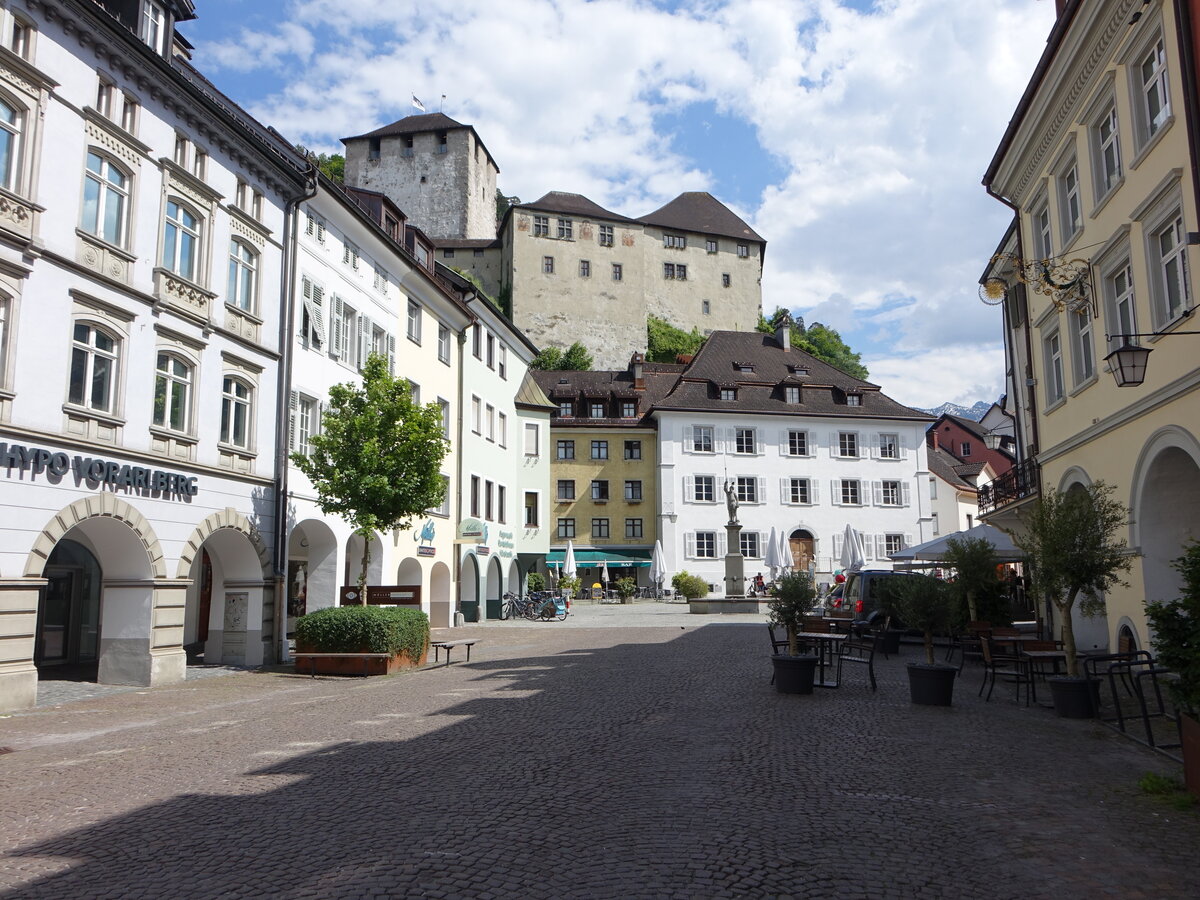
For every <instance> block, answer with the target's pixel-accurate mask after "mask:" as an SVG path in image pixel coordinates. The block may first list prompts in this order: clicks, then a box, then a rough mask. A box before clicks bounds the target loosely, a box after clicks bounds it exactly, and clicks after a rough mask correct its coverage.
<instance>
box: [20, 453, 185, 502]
mask: <svg viewBox="0 0 1200 900" xmlns="http://www.w3.org/2000/svg"><path fill="white" fill-rule="evenodd" d="M0 468H6V469H8V470H9V474H10V475H11V473H12V470H13V469H17V470H18V471H20V472H29V473H30V474H32V475H40V474H42V473H43V472H44V473H46V475H47V476H48V477H49V478H51V479H59V478H62V477H63V476H65V475H67V474H68V473H70V474H71V475H72V476H74V478H75V482H76V484H83V483H84V482H86V483H87V485H88V487H102V486H104V485H111V486H112V487H118V488H120V487H126V488H134V489H136V490H143V491H153V492H155V493H160V494H166V495H170V496H177V497H194V496H196V494H198V493H199V492H200V488H199V486H198V485H197V479H196V477H195V476H194V475H180V474H179V473H177V472H166V471H163V470H161V469H147V468H143V467H142V466H131V465H128V464H127V463H119V462H113V461H112V460H108V459H96V458H95V457H91V456H68V455H67V454H66V453H62V452H57V453H56V452H54V451H51V450H46V449H43V448H42V447H26V446H23V445H22V444H5V443H0ZM55 483H57V482H55Z"/></svg>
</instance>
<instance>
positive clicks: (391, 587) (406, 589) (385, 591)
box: [341, 584, 421, 606]
mask: <svg viewBox="0 0 1200 900" xmlns="http://www.w3.org/2000/svg"><path fill="white" fill-rule="evenodd" d="M358 602H359V600H358V585H357V584H347V585H343V586H342V590H341V604H342V606H356V605H358ZM367 605H368V606H420V605H421V586H420V585H419V584H383V585H378V584H368V585H367Z"/></svg>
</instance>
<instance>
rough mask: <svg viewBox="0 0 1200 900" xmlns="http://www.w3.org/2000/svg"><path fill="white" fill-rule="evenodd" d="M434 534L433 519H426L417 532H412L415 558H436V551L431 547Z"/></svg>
mask: <svg viewBox="0 0 1200 900" xmlns="http://www.w3.org/2000/svg"><path fill="white" fill-rule="evenodd" d="M435 534H436V529H435V528H434V522H433V519H426V520H425V524H424V525H422V526H421V529H420V530H419V531H418V530H416V529H414V530H413V540H414V541H417V542H418V544H417V556H436V555H437V550H436V549H434V546H433V538H434V535H435Z"/></svg>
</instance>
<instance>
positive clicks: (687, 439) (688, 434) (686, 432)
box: [683, 425, 696, 453]
mask: <svg viewBox="0 0 1200 900" xmlns="http://www.w3.org/2000/svg"><path fill="white" fill-rule="evenodd" d="M695 447H696V429H695V427H693V426H692V425H685V426H684V427H683V452H684V453H693V452H695Z"/></svg>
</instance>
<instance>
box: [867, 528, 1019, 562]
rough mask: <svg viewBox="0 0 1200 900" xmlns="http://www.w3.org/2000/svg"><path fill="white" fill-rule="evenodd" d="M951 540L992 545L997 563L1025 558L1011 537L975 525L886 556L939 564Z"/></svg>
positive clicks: (902, 560)
mask: <svg viewBox="0 0 1200 900" xmlns="http://www.w3.org/2000/svg"><path fill="white" fill-rule="evenodd" d="M953 538H957V539H958V540H960V541H961V540H964V539H966V538H976V539H982V540H985V541H987V542H988V543H989V544H991V545H992V549H993V551H994V552H995V554H996V560H997V561H998V562H1020V561H1021V560H1023V559H1024V558H1025V551H1024V550H1022V549H1021V548H1020V547H1018V546H1017V545H1016V544H1014V543H1013V541H1012V538H1011V537H1009V536H1008V535H1007V534H1005V533H1004V532H1003V531H1001V530H1000V529H999V528H996V527H994V526H992V525H976V526H975V527H974V528H968V529H967V530H966V531H956V532H955V533H954V534H944V535H942V536H941V537H938V538H934V539H933V540H931V541H926V542H925V543H923V544H917V545H916V546H915V547H906V548H904V549H903V550H901V551H900V552H899V553H890V554H888V556H889V558H891V559H893V560H895V561H896V562H910V561H918V560H925V561H928V562H941V561H942V560H944V559H945V558H946V551H947V550H948V549H949V544H950V541H951V539H953Z"/></svg>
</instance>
